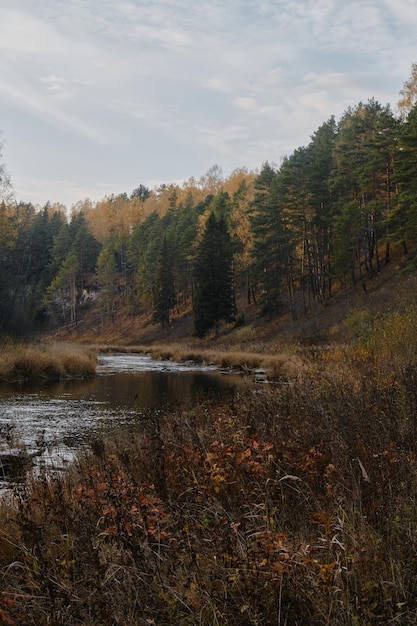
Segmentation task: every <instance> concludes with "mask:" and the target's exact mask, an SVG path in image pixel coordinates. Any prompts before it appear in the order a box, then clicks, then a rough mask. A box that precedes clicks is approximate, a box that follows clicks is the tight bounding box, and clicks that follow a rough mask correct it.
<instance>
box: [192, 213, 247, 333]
mask: <svg viewBox="0 0 417 626" xmlns="http://www.w3.org/2000/svg"><path fill="white" fill-rule="evenodd" d="M195 282H196V291H195V295H194V301H193V309H194V328H195V332H196V335H197V336H198V337H203V336H204V335H205V334H206V333H207V332H208V331H209V330H210V329H211V328H213V327H214V328H215V332H216V337H217V335H218V330H219V323H220V321H221V320H224V321H225V322H232V321H234V320H235V318H236V302H235V294H234V281H233V246H232V241H231V237H230V235H229V232H228V229H227V224H226V221H225V220H224V218H223V217H220V218H219V219H218V220H217V219H216V217H215V215H214V213H211V214H210V216H209V218H208V220H207V223H206V228H205V231H204V233H203V237H202V240H201V242H200V245H199V247H198V251H197V260H196V267H195Z"/></svg>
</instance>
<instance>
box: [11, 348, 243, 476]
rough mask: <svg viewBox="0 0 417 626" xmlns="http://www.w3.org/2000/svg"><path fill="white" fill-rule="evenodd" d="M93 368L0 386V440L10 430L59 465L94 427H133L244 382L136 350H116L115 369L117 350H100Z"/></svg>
mask: <svg viewBox="0 0 417 626" xmlns="http://www.w3.org/2000/svg"><path fill="white" fill-rule="evenodd" d="M168 369H169V370H170V371H167V370H168ZM119 370H120V371H119ZM98 373H99V375H98V376H97V377H95V378H93V379H88V380H71V381H61V382H59V383H56V384H53V385H52V384H51V385H47V386H42V387H39V388H35V387H31V388H30V389H23V388H21V387H18V386H15V387H14V388H12V387H7V388H4V389H3V390H1V391H0V443H3V444H4V443H5V437H6V435H7V434H8V435H10V430H11V429H14V431H15V433H16V435H17V437H18V438H19V439H20V440H21V441H22V442H23V443H24V444H25V445H26V446H27V448H28V450H29V451H36V450H40V449H43V450H44V452H43V455H42V457H40V458H41V459H43V461H44V462H46V463H47V465H48V466H49V467H57V466H62V465H65V464H66V463H68V461H70V460H71V459H72V458H73V457H74V454H75V452H76V451H77V450H80V449H82V448H84V447H85V446H87V445H88V441H89V439H90V438H91V436H92V435H93V434H94V433H97V432H98V431H99V432H100V433H103V432H104V433H106V432H108V431H111V430H113V429H118V430H119V429H121V428H128V429H131V428H135V427H137V426H138V424H140V423H143V420H144V419H149V418H150V417H153V416H154V415H155V414H157V413H158V412H159V411H160V410H161V409H165V408H169V407H171V408H175V407H177V406H178V405H179V404H182V403H183V402H184V401H190V402H192V401H193V400H195V399H196V398H199V397H201V396H202V395H203V396H204V397H206V396H208V395H217V396H219V395H225V394H228V393H234V392H235V391H236V390H237V389H238V388H241V386H242V384H243V385H245V384H247V383H246V382H245V381H243V380H242V379H240V378H239V377H238V376H224V375H222V374H221V373H220V372H218V371H214V368H207V367H206V368H204V369H203V371H201V370H200V371H198V370H197V368H196V366H191V365H190V366H188V367H186V366H184V365H181V366H178V367H176V366H175V364H168V365H167V363H166V362H162V361H160V362H158V361H157V362H153V361H152V360H151V359H150V358H147V359H146V358H145V359H144V358H143V357H142V359H140V360H139V357H138V355H120V368H119V369H118V355H116V356H115V355H111V357H110V355H106V356H105V357H102V358H101V359H100V363H99V368H98ZM9 439H10V436H9Z"/></svg>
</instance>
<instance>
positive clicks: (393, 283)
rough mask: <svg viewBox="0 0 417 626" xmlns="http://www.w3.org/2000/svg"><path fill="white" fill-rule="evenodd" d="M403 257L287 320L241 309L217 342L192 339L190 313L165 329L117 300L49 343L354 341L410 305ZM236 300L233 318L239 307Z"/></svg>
mask: <svg viewBox="0 0 417 626" xmlns="http://www.w3.org/2000/svg"><path fill="white" fill-rule="evenodd" d="M406 262H407V257H405V256H403V255H401V254H400V253H399V251H398V253H397V255H396V256H395V257H394V258H393V259H392V262H391V263H390V264H388V265H387V266H386V267H384V268H383V269H382V271H381V273H380V274H379V275H377V276H375V277H374V278H372V279H368V280H367V281H366V282H365V283H364V284H362V283H358V284H357V285H355V286H351V287H349V288H348V289H343V290H342V289H340V288H339V289H337V288H336V289H335V293H334V296H333V297H332V298H330V299H329V300H327V301H326V302H325V303H324V304H317V305H316V306H315V307H314V308H312V309H311V310H310V311H307V312H306V313H305V314H304V315H302V316H300V317H299V318H298V319H297V320H292V319H291V317H290V315H289V314H286V315H282V316H277V317H271V316H266V315H262V314H261V309H260V307H259V305H255V304H254V303H252V304H251V305H250V306H246V307H245V320H246V322H245V323H242V324H241V325H234V324H223V326H221V328H220V333H219V337H218V338H217V339H216V338H215V337H214V333H211V334H210V335H208V336H207V337H205V338H204V339H198V338H197V337H195V336H193V314H192V310H189V311H187V312H185V313H183V314H181V315H177V316H175V315H174V317H173V320H172V323H171V324H170V326H169V327H168V328H167V329H163V328H162V327H161V326H160V325H159V324H156V323H155V322H154V321H153V320H152V315H151V313H148V314H147V315H142V316H131V315H129V313H128V312H127V310H126V307H125V306H124V304H123V296H119V297H118V301H117V305H116V307H115V315H114V319H113V321H112V320H109V319H107V320H105V321H104V322H103V321H102V316H101V314H100V310H99V306H98V304H97V303H96V304H93V305H90V306H88V307H87V308H85V309H84V310H82V311H81V319H80V320H79V322H78V323H77V324H72V325H70V326H67V327H61V328H60V329H58V330H56V331H54V332H53V333H52V335H53V337H54V338H55V339H60V340H64V341H72V342H79V343H94V344H113V345H120V346H129V345H145V346H146V345H151V344H155V343H157V344H172V343H179V344H183V345H184V346H190V347H191V346H192V347H195V348H207V347H209V348H212V349H213V348H216V349H218V350H225V351H227V350H249V351H261V352H263V351H270V352H275V351H277V350H278V349H279V347H280V346H282V345H285V344H289V345H292V346H298V347H302V346H305V347H307V346H311V345H323V344H329V343H330V344H344V343H346V342H349V341H351V340H353V339H357V338H360V335H361V333H363V332H364V330H365V327H367V326H368V327H369V326H370V325H371V324H372V320H373V319H374V318H375V317H377V316H379V317H381V316H383V315H384V314H387V313H389V312H392V311H395V310H398V311H403V310H405V309H406V308H407V307H408V306H410V305H413V304H414V303H415V293H416V292H417V276H416V275H415V273H411V274H404V273H403V271H402V270H403V269H404V267H405V265H406ZM244 306H245V305H244V303H243V302H242V300H240V302H239V301H238V316H239V314H241V313H242V311H243V308H244Z"/></svg>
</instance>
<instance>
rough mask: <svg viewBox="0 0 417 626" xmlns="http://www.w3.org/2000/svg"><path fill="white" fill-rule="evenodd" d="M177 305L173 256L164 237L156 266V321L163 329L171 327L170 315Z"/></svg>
mask: <svg viewBox="0 0 417 626" xmlns="http://www.w3.org/2000/svg"><path fill="white" fill-rule="evenodd" d="M174 305H175V291H174V278H173V271H172V263H171V255H170V251H169V247H168V243H167V238H166V237H164V239H163V242H162V247H161V251H160V254H159V258H158V262H157V266H156V279H155V298H154V319H155V321H156V322H159V323H160V324H161V326H162V328H164V329H166V328H168V326H169V315H170V311H171V309H172V308H173V307H174Z"/></svg>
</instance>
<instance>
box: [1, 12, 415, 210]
mask: <svg viewBox="0 0 417 626" xmlns="http://www.w3.org/2000/svg"><path fill="white" fill-rule="evenodd" d="M416 8H417V5H416V2H415V1H414V0H345V1H344V2H342V3H341V2H340V1H336V0H291V1H289V0H229V1H228V2H224V0H202V2H199V3H196V2H194V1H192V0H155V1H154V2H144V1H142V0H119V1H118V2H114V0H100V2H98V1H97V0H38V2H36V3H33V2H31V1H30V0H3V1H2V8H1V9H0V95H1V99H0V113H1V112H2V111H3V116H5V117H3V118H0V125H1V126H0V128H3V129H4V130H5V135H6V138H8V140H9V141H10V137H11V134H14V135H17V136H19V138H20V136H21V134H22V133H21V131H20V127H21V120H22V119H24V120H25V128H26V136H25V137H24V138H23V137H22V139H21V141H22V146H27V151H30V150H32V152H34V151H36V152H37V153H39V155H40V159H42V155H45V156H44V159H45V162H44V163H43V162H42V166H43V168H44V174H42V175H41V176H40V178H41V179H42V180H43V181H44V183H45V185H48V184H50V185H51V189H52V190H53V191H54V192H55V190H56V191H59V188H62V190H63V193H64V192H65V195H66V197H67V198H68V197H69V196H70V195H71V193H73V194H74V196H75V195H76V194H77V193H80V194H84V192H86V195H90V194H89V193H88V189H87V184H86V180H87V179H88V176H89V177H90V181H91V182H90V185H91V195H93V194H95V193H97V192H99V191H100V189H101V187H100V183H98V182H97V180H106V178H107V176H108V179H109V180H110V179H111V180H113V181H117V180H123V181H125V184H126V183H129V180H130V179H132V185H131V186H132V188H134V186H135V185H136V186H137V184H139V182H141V181H142V182H143V181H146V180H161V179H163V177H164V176H166V177H167V179H172V178H174V179H175V180H176V179H180V178H182V177H183V178H185V179H187V178H189V176H190V175H191V174H193V175H198V174H199V172H198V171H195V170H194V172H190V171H189V168H190V167H192V168H200V167H201V171H206V170H207V168H208V167H210V165H212V164H213V163H219V164H220V165H221V166H222V167H223V169H224V171H228V170H229V171H232V170H233V169H235V167H236V166H248V167H250V168H254V167H256V166H258V165H260V164H261V163H262V162H263V161H265V160H270V161H273V160H279V159H280V157H281V156H283V155H284V154H288V153H290V152H291V151H292V150H294V149H295V148H296V147H298V146H299V145H302V144H303V143H306V142H308V141H309V137H310V135H311V134H312V133H313V132H314V131H315V130H316V128H317V127H318V126H319V125H320V124H321V123H322V122H323V121H325V120H326V119H328V118H329V117H330V115H332V114H334V115H335V116H336V117H338V116H340V115H341V114H342V113H343V111H344V110H345V109H346V108H347V106H349V105H354V104H355V103H357V102H358V101H359V100H362V101H366V100H367V99H368V98H370V97H373V96H375V97H376V98H377V99H380V100H382V102H383V103H385V102H386V101H387V100H390V99H391V100H392V99H394V100H395V97H396V94H398V92H399V89H400V88H401V86H402V84H403V82H404V81H405V80H406V79H407V78H408V75H409V70H410V66H411V62H412V61H416V58H413V56H414V55H415V34H414V33H415V29H416V26H417V10H416ZM9 105H10V106H9ZM17 111H19V112H20V114H19V116H18V115H17ZM39 126H42V129H44V134H43V137H42V144H43V145H44V146H47V145H48V143H49V142H51V141H55V142H57V141H59V142H61V144H62V149H63V150H65V152H66V154H68V156H69V157H71V158H68V161H67V162H68V167H69V168H70V169H69V171H68V176H66V175H64V176H63V173H62V169H61V170H60V171H59V172H58V169H57V164H56V163H55V162H54V160H53V159H51V160H49V159H50V157H49V156H47V150H46V149H45V148H44V147H43V145H39V139H38V136H39V131H37V130H36V128H37V127H39ZM35 142H36V145H35ZM77 150H78V154H82V155H85V154H88V159H87V158H84V159H83V160H82V163H79V161H80V159H78V155H77ZM51 152H53V151H51ZM15 162H16V164H17V167H22V168H23V163H26V161H24V160H23V159H20V160H19V159H17V158H16V159H15ZM38 163H39V159H38ZM24 167H25V170H24V171H23V170H22V171H19V172H18V173H17V174H15V173H14V172H13V171H11V174H12V176H13V180H15V181H16V180H23V179H25V180H26V181H29V180H30V179H31V178H32V177H31V175H30V171H28V169H27V168H28V167H29V165H26V164H25V166H24ZM39 167H40V165H39ZM99 168H108V169H107V170H106V171H104V169H103V174H102V175H100V173H99V172H98V169H99ZM113 171H114V173H115V174H116V173H117V175H115V176H114V177H113ZM201 171H200V173H201ZM53 172H56V177H57V180H58V181H59V185H57V186H54V185H53V176H52V174H53ZM19 177H20V178H19ZM138 177H139V178H140V180H139V181H138V180H137V178H138ZM65 181H66V182H65ZM68 181H73V182H71V183H68ZM115 185H116V187H117V183H115ZM118 189H119V187H117V189H115V190H114V192H115V193H116V192H118ZM97 190H98V191H97ZM38 192H39V191H38V190H37V188H36V187H34V193H36V194H38ZM109 192H112V191H110V190H109ZM39 193H40V192H39ZM45 193H46V192H45ZM58 199H59V198H58Z"/></svg>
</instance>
